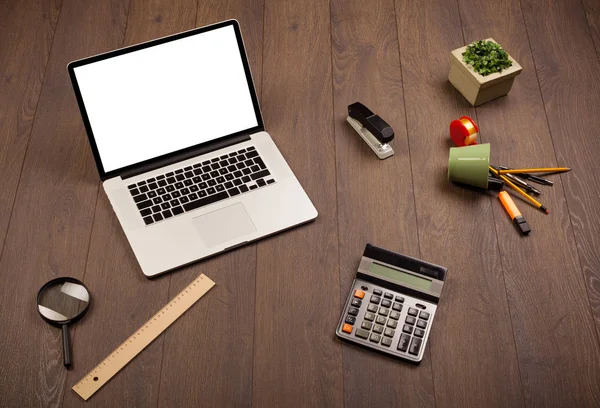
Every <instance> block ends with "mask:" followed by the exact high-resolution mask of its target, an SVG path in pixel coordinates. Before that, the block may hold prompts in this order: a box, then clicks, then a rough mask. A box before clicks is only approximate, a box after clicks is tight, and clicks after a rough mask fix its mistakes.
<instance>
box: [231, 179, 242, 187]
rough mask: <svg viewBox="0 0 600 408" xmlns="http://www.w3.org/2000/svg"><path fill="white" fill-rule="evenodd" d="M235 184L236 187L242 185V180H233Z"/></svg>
mask: <svg viewBox="0 0 600 408" xmlns="http://www.w3.org/2000/svg"><path fill="white" fill-rule="evenodd" d="M233 184H234V185H236V186H239V185H240V184H242V180H240V179H235V180H233Z"/></svg>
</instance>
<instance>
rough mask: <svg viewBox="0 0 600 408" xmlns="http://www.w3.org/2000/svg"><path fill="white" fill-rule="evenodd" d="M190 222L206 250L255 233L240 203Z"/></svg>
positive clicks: (254, 227) (253, 226)
mask: <svg viewBox="0 0 600 408" xmlns="http://www.w3.org/2000/svg"><path fill="white" fill-rule="evenodd" d="M192 222H193V224H194V226H195V227H196V229H197V230H198V232H199V233H200V238H202V241H204V244H205V245H206V246H207V247H208V248H211V247H213V246H215V245H219V244H222V243H223V242H226V241H229V240H232V239H235V238H237V237H242V236H244V235H247V234H250V233H251V232H256V226H255V225H254V223H253V222H252V219H251V218H250V215H248V211H246V208H245V207H244V204H242V203H235V204H233V205H230V206H229V207H225V208H221V209H219V210H216V211H213V212H211V213H208V214H205V215H201V216H200V217H196V218H194V219H192Z"/></svg>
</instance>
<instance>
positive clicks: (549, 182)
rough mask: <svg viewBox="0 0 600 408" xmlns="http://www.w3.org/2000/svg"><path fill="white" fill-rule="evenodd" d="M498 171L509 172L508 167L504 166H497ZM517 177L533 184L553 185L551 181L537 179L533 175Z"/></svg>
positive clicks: (527, 174)
mask: <svg viewBox="0 0 600 408" xmlns="http://www.w3.org/2000/svg"><path fill="white" fill-rule="evenodd" d="M498 169H500V170H511V169H510V167H506V166H498ZM519 176H521V177H525V178H526V179H527V180H531V181H533V182H535V183H538V184H542V185H544V186H552V185H554V182H553V181H550V180H546V179H545V178H542V177H539V176H534V175H533V174H529V173H519Z"/></svg>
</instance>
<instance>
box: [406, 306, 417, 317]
mask: <svg viewBox="0 0 600 408" xmlns="http://www.w3.org/2000/svg"><path fill="white" fill-rule="evenodd" d="M418 313H419V311H418V310H417V309H415V308H414V307H409V308H408V315H409V316H416V315H417V314H418Z"/></svg>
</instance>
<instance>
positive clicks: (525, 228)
mask: <svg viewBox="0 0 600 408" xmlns="http://www.w3.org/2000/svg"><path fill="white" fill-rule="evenodd" d="M498 198H499V199H500V202H501V203H502V206H503V207H504V209H505V210H506V212H507V213H508V215H509V216H510V219H511V220H513V223H514V224H515V226H516V227H517V228H518V229H519V231H520V232H521V234H523V235H527V234H529V233H530V232H531V228H529V224H527V221H525V218H523V215H521V212H520V211H519V209H518V208H517V206H516V205H515V202H514V201H513V200H512V198H510V195H509V194H508V193H507V192H506V191H501V192H499V193H498Z"/></svg>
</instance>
